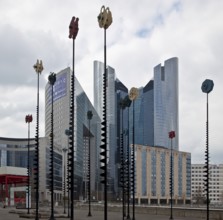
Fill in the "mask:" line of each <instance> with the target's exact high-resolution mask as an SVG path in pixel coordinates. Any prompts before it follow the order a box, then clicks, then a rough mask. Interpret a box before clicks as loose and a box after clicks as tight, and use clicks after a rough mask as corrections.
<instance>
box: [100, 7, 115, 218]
mask: <svg viewBox="0 0 223 220" xmlns="http://www.w3.org/2000/svg"><path fill="white" fill-rule="evenodd" d="M111 23H112V14H111V11H110V10H109V8H108V7H107V8H105V6H104V5H103V6H102V7H101V11H100V14H99V15H98V24H99V27H100V28H103V29H104V74H103V110H102V112H103V116H102V123H101V124H102V128H101V129H102V132H101V133H102V134H101V136H102V138H101V142H102V145H101V153H100V155H101V156H102V159H101V160H100V162H101V163H103V164H104V165H102V166H101V171H102V172H101V174H100V175H101V177H102V178H103V179H102V181H101V183H102V184H103V185H104V220H107V214H108V213H107V80H108V79H107V63H106V62H107V60H106V30H107V28H108V27H109V26H110V25H111Z"/></svg>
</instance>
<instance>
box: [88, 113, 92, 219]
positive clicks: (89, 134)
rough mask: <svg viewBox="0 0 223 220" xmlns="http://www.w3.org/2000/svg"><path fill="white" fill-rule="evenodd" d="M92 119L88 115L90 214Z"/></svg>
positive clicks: (89, 202) (89, 197)
mask: <svg viewBox="0 0 223 220" xmlns="http://www.w3.org/2000/svg"><path fill="white" fill-rule="evenodd" d="M90 121H91V118H90V117H88V122H89V126H88V127H89V128H88V172H89V180H88V205H89V211H88V216H92V215H91V132H90V128H91V125H90Z"/></svg>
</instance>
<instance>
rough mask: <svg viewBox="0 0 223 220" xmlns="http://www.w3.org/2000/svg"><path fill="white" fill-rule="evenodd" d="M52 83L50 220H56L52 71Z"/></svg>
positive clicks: (52, 76) (52, 79)
mask: <svg viewBox="0 0 223 220" xmlns="http://www.w3.org/2000/svg"><path fill="white" fill-rule="evenodd" d="M48 79H49V83H50V84H51V133H50V137H51V146H50V176H51V181H50V191H51V216H50V220H54V125H53V123H54V122H53V121H54V118H53V86H54V83H55V82H56V74H55V73H51V74H50V75H49V77H48Z"/></svg>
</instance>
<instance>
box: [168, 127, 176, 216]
mask: <svg viewBox="0 0 223 220" xmlns="http://www.w3.org/2000/svg"><path fill="white" fill-rule="evenodd" d="M174 137H175V131H170V132H169V138H170V144H171V149H170V219H173V138H174Z"/></svg>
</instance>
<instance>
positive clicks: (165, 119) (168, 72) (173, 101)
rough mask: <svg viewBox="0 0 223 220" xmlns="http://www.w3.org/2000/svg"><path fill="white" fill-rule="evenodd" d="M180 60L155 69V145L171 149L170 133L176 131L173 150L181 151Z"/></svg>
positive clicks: (174, 59) (174, 60)
mask: <svg viewBox="0 0 223 220" xmlns="http://www.w3.org/2000/svg"><path fill="white" fill-rule="evenodd" d="M178 117H179V116H178V58H176V57H174V58H171V59H168V60H166V61H165V62H164V66H161V64H159V65H157V66H156V67H155V68H154V145H155V146H162V147H168V148H170V141H169V137H168V133H169V132H170V131H175V134H176V137H175V138H174V140H173V149H175V150H179V125H178V124H179V122H178Z"/></svg>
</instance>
